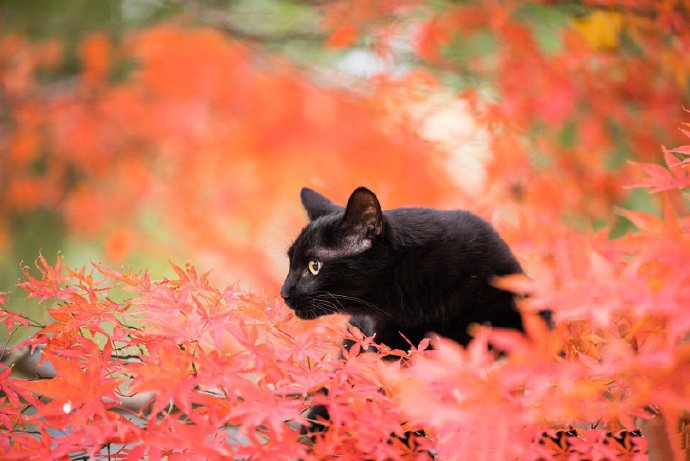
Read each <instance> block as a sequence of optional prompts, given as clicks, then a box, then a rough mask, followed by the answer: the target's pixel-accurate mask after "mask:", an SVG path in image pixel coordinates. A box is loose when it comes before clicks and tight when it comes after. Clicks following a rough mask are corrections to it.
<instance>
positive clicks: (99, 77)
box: [0, 0, 690, 339]
mask: <svg viewBox="0 0 690 461" xmlns="http://www.w3.org/2000/svg"><path fill="white" fill-rule="evenodd" d="M689 17H690V14H689V10H688V4H687V2H683V1H682V0H678V1H670V0H669V1H650V2H644V1H642V2H636V3H635V5H634V6H630V2H625V1H616V0H609V1H606V2H597V1H586V0H583V1H563V2H553V1H527V0H525V1H519V2H496V1H488V0H487V1H464V2H463V1H456V2H451V1H441V0H429V1H421V0H420V1H411V0H410V1H403V0H400V1H394V0H391V1H384V2H369V1H364V0H335V1H321V0H302V1H299V0H295V1H287V0H284V1H283V0H237V1H234V0H223V1H221V0H217V1H210V0H208V1H204V0H176V1H163V0H109V1H101V2H93V1H88V0H66V1H61V2H54V1H50V0H22V1H11V0H0V273H1V274H2V277H0V291H9V292H10V295H9V302H8V306H9V308H11V309H17V310H22V311H25V310H26V309H29V308H28V307H27V306H25V305H24V304H23V298H24V295H23V294H22V293H21V291H20V290H19V289H17V288H14V285H15V284H16V282H17V280H18V278H19V277H20V274H21V271H20V266H21V264H24V265H28V266H32V265H33V261H34V260H35V258H36V257H37V256H38V254H39V253H42V254H43V255H45V256H46V257H47V258H48V260H49V261H51V262H52V261H55V258H56V257H57V255H58V253H60V254H61V255H62V257H63V258H64V260H65V261H66V263H67V264H69V265H70V266H72V267H80V266H82V265H88V264H90V263H91V262H102V263H104V264H107V265H109V266H111V267H114V268H121V267H123V268H126V269H131V270H134V271H140V270H147V271H150V272H151V273H152V275H153V276H154V277H160V276H164V275H165V274H167V273H169V272H168V271H169V264H168V261H170V260H172V261H175V262H176V263H183V262H185V261H187V260H189V261H191V262H193V263H194V264H195V265H196V266H197V268H198V269H199V270H201V271H212V272H211V278H212V280H213V281H214V282H215V283H218V284H219V285H220V286H223V285H227V284H232V283H239V284H240V286H242V287H243V288H246V289H251V290H253V291H257V292H260V293H265V294H266V295H267V296H269V297H273V296H276V294H277V287H279V284H280V283H281V281H282V278H283V277H284V274H285V273H286V272H287V258H286V256H285V251H286V250H287V247H288V246H289V244H290V242H291V241H292V239H293V238H294V237H295V236H296V235H297V233H298V232H299V229H300V228H301V226H303V225H304V223H305V222H306V217H305V215H304V213H303V211H302V210H301V205H300V203H299V190H300V188H301V187H302V186H305V185H306V186H310V187H313V188H315V189H317V190H319V191H321V192H323V193H325V194H326V195H328V196H330V197H331V198H332V199H333V200H335V201H337V202H340V203H344V202H345V201H346V200H347V197H348V195H349V193H350V192H351V191H352V190H353V189H354V188H355V187H357V186H360V185H366V186H368V187H370V188H371V189H372V190H374V191H375V192H376V193H377V195H378V196H379V199H380V201H381V203H382V204H383V206H384V208H392V207H396V206H402V205H424V206H436V207H445V208H465V209H470V210H472V211H474V212H476V213H479V214H481V215H482V216H484V217H486V218H487V219H489V220H491V221H492V222H493V223H494V224H495V225H496V226H497V227H498V229H499V231H500V232H501V233H502V235H504V236H505V238H506V239H507V240H508V241H509V243H511V245H513V247H514V248H515V249H516V252H517V253H518V256H519V257H520V258H521V259H522V260H524V261H526V262H527V267H529V264H528V262H529V258H530V254H540V255H542V256H543V255H544V254H548V252H549V251H553V249H551V248H548V247H546V246H545V245H546V243H545V242H547V241H548V239H547V237H550V236H553V235H558V233H559V231H560V229H563V228H571V229H572V228H575V229H578V230H581V231H583V232H600V233H601V234H602V236H603V238H615V237H617V236H620V235H622V234H623V233H624V232H626V231H628V230H629V229H630V228H631V224H630V223H629V222H627V221H626V220H625V219H624V218H622V217H620V216H618V215H617V214H616V212H615V210H616V208H617V207H623V208H629V209H637V210H644V211H650V212H658V210H659V204H658V197H656V196H652V195H650V194H648V193H646V192H642V191H640V190H638V189H634V188H629V187H627V186H631V185H634V184H635V181H636V180H637V179H638V176H637V170H636V168H635V163H634V162H638V161H643V162H655V163H660V162H662V161H663V156H662V153H661V146H662V145H666V146H667V147H675V146H676V145H679V144H681V143H682V142H683V135H682V133H681V131H680V130H679V129H678V128H679V127H680V126H681V123H682V122H684V121H687V114H686V113H684V112H683V106H684V105H685V107H688V106H689V105H688V95H689V94H690V85H689V81H688V76H689V75H690V61H689V60H688V59H687V56H688V52H689V51H690V24H688V22H690V21H689V19H688V18H689ZM680 205H681V206H687V203H682V204H680ZM31 309H32V310H33V312H31V311H30V312H29V314H30V315H31V316H33V317H34V318H36V319H39V320H42V316H43V313H42V312H40V311H39V310H38V309H37V308H36V307H32V308H31ZM3 335H4V333H0V339H2V337H3Z"/></svg>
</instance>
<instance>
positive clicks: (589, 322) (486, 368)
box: [0, 147, 690, 460]
mask: <svg viewBox="0 0 690 461" xmlns="http://www.w3.org/2000/svg"><path fill="white" fill-rule="evenodd" d="M685 149H686V148H685V147H683V148H680V149H677V150H678V151H684V150H685ZM647 181H648V182H649V187H652V188H656V187H660V186H662V185H663V184H664V183H665V181H666V179H665V177H663V176H661V175H654V176H652V177H650V178H649V179H647ZM667 206H668V207H671V206H672V202H671V201H667ZM626 216H628V217H630V219H632V220H633V221H634V223H635V224H636V225H638V226H639V227H640V231H639V232H637V233H632V234H629V235H626V236H625V237H623V238H621V239H618V240H601V239H597V238H596V236H594V238H586V237H583V236H579V237H578V236H577V234H575V233H572V235H570V236H565V235H562V236H561V237H559V238H558V239H557V240H554V241H552V242H551V244H552V246H553V248H555V250H554V251H553V252H552V253H551V254H545V255H540V257H535V258H533V259H529V260H528V261H527V266H528V271H529V272H530V274H531V275H532V279H531V280H526V279H523V278H512V279H504V280H499V281H497V283H500V284H502V285H503V286H504V287H507V288H511V289H514V290H516V291H519V292H523V293H529V294H530V297H529V298H528V299H526V300H525V301H524V302H523V303H522V309H523V312H524V316H525V324H526V326H527V330H528V331H527V336H522V335H519V334H517V333H515V332H506V331H490V330H488V329H485V328H478V329H477V330H476V331H475V336H476V337H475V340H474V341H473V342H472V343H471V344H470V346H469V347H468V348H467V349H463V348H461V347H459V346H457V345H454V344H451V343H449V342H447V341H444V340H440V339H439V340H436V342H435V344H434V346H435V348H434V350H433V351H426V350H425V349H426V348H427V346H428V342H427V341H425V342H424V344H421V345H420V346H419V348H416V347H412V346H411V351H410V352H404V351H390V350H387V349H385V348H384V349H381V350H380V351H379V353H360V351H362V350H365V349H369V348H370V347H371V346H372V338H366V337H364V336H362V335H361V333H359V332H358V331H357V330H354V329H350V330H349V331H346V330H345V329H343V328H342V326H338V325H339V324H340V320H337V319H336V322H335V323H333V322H331V323H330V324H329V323H327V322H324V321H316V322H302V321H298V320H296V319H295V318H294V317H293V315H292V314H291V313H290V312H289V310H288V309H286V308H285V306H283V305H282V304H280V303H271V302H267V301H266V300H263V299H261V298H259V297H256V296H254V295H251V294H247V293H242V292H239V291H236V290H235V289H232V288H227V289H225V290H223V291H221V290H218V289H216V288H214V287H213V286H212V285H211V284H210V283H209V281H208V279H207V275H206V274H198V273H197V272H196V271H195V269H194V268H193V267H192V266H191V265H188V266H187V267H186V268H180V267H177V266H173V268H174V271H175V273H176V277H175V278H172V279H164V280H161V281H153V280H151V279H150V277H149V276H148V275H147V274H145V273H144V274H133V273H129V272H116V271H112V270H110V269H107V268H105V267H101V266H95V269H96V273H94V274H91V273H87V272H86V271H84V270H83V269H82V270H79V271H76V270H73V269H70V268H68V267H66V266H64V265H63V263H62V261H61V260H60V259H58V261H57V262H56V264H55V265H54V266H51V265H50V264H48V263H47V261H46V260H45V258H43V257H40V258H39V260H38V261H37V269H38V272H39V273H40V276H39V277H34V276H33V275H31V273H30V271H29V270H28V269H26V270H25V277H26V281H25V282H22V283H20V287H21V288H23V289H24V290H25V291H26V292H27V293H28V296H29V297H33V298H37V299H39V300H40V301H41V302H43V303H46V302H48V303H50V305H49V306H50V308H49V313H50V314H51V316H52V317H53V319H54V322H53V323H52V324H51V325H49V326H47V327H43V328H41V329H40V331H38V332H37V333H36V334H35V335H34V336H33V337H32V338H31V339H29V340H28V341H26V342H25V344H26V345H28V346H31V347H32V348H37V350H38V351H40V353H41V354H42V356H41V361H42V362H44V363H47V364H49V366H50V369H52V370H54V373H52V376H49V377H48V376H45V377H42V378H43V379H36V380H33V381H29V382H26V381H22V380H20V379H18V378H14V377H12V376H11V368H7V367H5V366H3V370H2V371H1V373H0V388H1V389H2V390H3V392H4V397H3V398H2V399H0V425H2V427H3V431H2V436H0V446H1V447H2V448H3V450H5V453H6V454H5V457H6V458H7V459H48V458H50V459H61V458H64V457H66V456H68V455H71V456H74V455H75V454H78V453H85V454H87V455H88V456H91V457H92V458H95V459H140V458H141V457H142V456H147V457H148V458H150V459H161V458H163V457H184V458H185V459H227V458H228V457H235V458H238V457H257V458H261V459H295V458H300V459H330V458H334V457H337V458H338V459H352V460H357V459H364V458H365V457H366V458H367V459H381V460H383V459H386V460H388V459H420V457H421V458H425V457H428V456H429V455H428V450H429V449H432V448H433V450H435V452H436V453H437V454H438V456H439V457H440V459H444V460H453V459H467V457H468V456H472V457H477V458H486V457H487V456H489V457H493V458H494V459H515V458H519V459H561V458H560V457H561V456H575V455H577V456H580V457H587V458H591V459H613V458H617V459H622V458H624V459H645V458H644V455H643V454H644V452H645V450H646V446H645V443H646V441H645V440H644V439H642V438H639V437H629V438H628V437H626V436H625V435H619V436H617V437H618V440H619V441H618V442H616V441H615V440H616V439H615V434H614V435H611V434H610V433H617V432H618V431H620V430H622V429H624V430H633V429H634V428H635V427H636V426H638V425H639V421H640V420H643V419H648V418H650V417H652V416H653V414H656V413H658V412H661V413H662V414H664V415H667V416H669V415H670V416H671V417H675V416H676V415H679V414H681V413H682V412H684V411H688V410H689V409H690V398H689V397H688V396H690V388H688V383H690V367H688V366H687V363H688V360H689V359H690V347H688V343H687V335H688V333H689V332H690V320H688V315H687V305H686V304H687V299H689V297H690V296H689V295H690V293H689V292H688V287H689V286H690V273H688V271H687V270H685V267H687V264H686V262H687V260H688V258H690V235H689V234H688V231H689V229H688V228H687V226H683V225H680V224H679V223H680V222H685V220H686V219H687V218H686V217H681V218H679V219H677V218H676V217H675V214H674V213H673V211H672V210H670V209H669V211H667V213H666V221H665V222H662V221H659V220H658V219H656V218H653V217H651V216H649V215H644V214H641V213H631V212H626ZM563 232H565V231H563ZM564 237H565V239H563V238H564ZM546 238H548V236H547V237H546ZM559 242H560V243H559ZM115 299H120V301H116V300H115ZM56 302H57V303H58V304H57V305H54V304H53V303H56ZM544 307H548V308H549V309H551V310H552V311H553V314H554V317H555V320H556V328H555V329H554V330H553V331H549V330H547V329H546V327H545V326H544V324H543V322H541V321H540V320H538V318H537V317H536V315H535V314H534V313H533V312H535V311H537V310H539V309H542V308H544ZM1 312H2V316H1V317H0V318H1V319H2V320H3V321H4V322H5V324H6V325H8V326H10V327H11V326H12V325H11V324H12V322H15V321H19V322H20V323H23V324H26V323H27V322H28V319H25V318H23V317H21V316H18V315H16V314H11V313H8V312H6V311H1ZM342 336H347V337H350V338H351V339H352V340H353V341H354V344H355V345H354V346H353V347H352V349H350V351H349V352H348V351H345V352H344V357H343V358H338V354H339V353H340V347H339V341H340V338H341V337H342ZM489 344H493V345H495V346H497V347H498V348H499V349H501V350H504V351H507V352H508V355H507V356H505V357H501V358H498V359H497V355H496V354H495V353H494V352H491V351H490V349H489V347H488V345H489ZM39 346H40V347H39ZM391 354H392V355H394V356H403V357H405V361H403V362H386V361H382V360H381V355H391ZM401 365H402V366H401ZM323 387H326V388H327V389H328V394H324V393H322V392H319V389H321V388H323ZM313 404H323V405H326V406H327V407H328V409H329V413H330V420H329V421H328V422H326V424H327V426H328V428H329V429H328V430H327V431H326V432H325V433H323V434H322V435H319V436H317V437H316V438H315V441H313V442H311V441H308V440H304V439H301V438H300V435H299V432H298V430H297V429H298V426H299V424H300V423H304V420H303V417H302V416H301V414H302V412H303V411H304V410H305V409H306V408H307V407H308V406H309V405H313ZM595 426H596V429H594V427H595ZM570 428H575V429H576V432H573V433H572V434H575V435H568V436H564V435H563V434H565V433H567V434H571V433H570V432H568V431H569V430H570ZM421 429H423V430H424V431H425V433H424V435H411V434H412V432H414V431H418V430H421ZM559 431H560V432H559ZM418 434H421V433H418ZM622 434H624V433H622Z"/></svg>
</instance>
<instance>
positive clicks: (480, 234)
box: [384, 207, 521, 274]
mask: <svg viewBox="0 0 690 461" xmlns="http://www.w3.org/2000/svg"><path fill="white" fill-rule="evenodd" d="M384 216H385V217H386V221H387V223H388V225H389V227H390V231H391V241H392V242H393V244H394V245H395V246H396V247H397V249H399V250H400V251H403V252H405V251H413V252H415V253H420V251H418V250H421V252H423V253H426V254H429V255H430V256H432V255H433V257H434V258H436V259H439V258H440V259H443V260H447V261H448V262H450V263H452V262H453V261H454V260H456V259H462V260H463V261H464V262H465V263H471V264H473V265H474V264H476V265H487V266H492V267H491V269H490V272H493V273H494V274H500V273H504V274H509V273H515V272H520V271H521V268H520V265H519V264H518V262H517V260H516V259H515V257H514V256H513V254H512V252H511V251H510V248H509V247H508V245H507V244H506V243H505V242H504V241H503V239H501V237H500V236H499V235H498V233H497V232H496V231H495V230H494V228H493V227H492V226H491V224H489V223H488V222H487V221H485V220H484V219H482V218H481V217H479V216H477V215H476V214H474V213H471V212H469V211H466V210H437V209H433V208H421V207H407V208H396V209H392V210H387V211H385V212H384ZM416 250H417V251H416ZM486 269H489V267H486Z"/></svg>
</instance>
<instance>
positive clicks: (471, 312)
mask: <svg viewBox="0 0 690 461" xmlns="http://www.w3.org/2000/svg"><path fill="white" fill-rule="evenodd" d="M301 198H302V203H303V205H304V207H305V209H306V210H307V214H308V215H309V219H310V222H309V224H308V225H307V226H306V227H305V228H304V229H303V230H302V232H301V233H300V235H299V237H297V239H296V240H295V242H294V243H293V244H292V246H291V247H290V249H289V251H288V255H289V257H290V271H289V273H288V275H287V277H286V279H285V283H284V284H283V287H282V289H281V295H282V297H283V298H284V299H285V302H286V303H287V305H288V306H289V307H290V308H292V309H293V310H294V311H295V312H296V314H297V315H298V316H299V317H300V318H304V319H310V318H315V317H318V316H321V315H326V314H330V313H335V312H345V313H348V314H351V315H352V318H351V322H352V323H353V324H355V325H357V326H358V327H360V328H361V329H363V330H364V332H365V333H366V334H369V335H371V334H374V333H375V334H376V341H377V342H378V343H384V344H387V345H388V346H390V347H393V348H400V349H408V348H409V345H408V343H407V342H406V341H405V340H404V339H403V338H402V337H401V335H400V333H402V334H403V335H404V336H405V337H407V338H408V339H409V340H410V341H411V342H412V343H413V344H415V345H416V344H417V343H418V342H419V341H421V340H422V339H423V338H424V337H425V336H426V335H427V334H429V333H430V332H434V333H438V334H440V335H442V336H445V337H447V338H451V339H453V340H455V341H457V342H458V343H460V344H463V345H466V344H467V343H468V342H469V341H470V339H471V338H470V336H469V334H468V332H467V328H468V326H469V325H470V324H472V323H480V324H492V325H494V326H497V327H504V328H513V329H517V330H522V320H521V317H520V314H519V313H518V312H517V311H516V309H515V302H514V299H513V295H512V294H511V293H508V292H505V291H501V290H499V289H497V288H495V287H493V286H492V279H493V278H494V277H495V276H502V275H507V274H514V273H519V272H522V269H521V267H520V264H519V263H518V262H517V260H516V259H515V257H514V256H513V254H512V253H511V251H510V249H509V248H508V245H506V243H505V242H504V241H503V240H502V239H501V238H500V237H499V236H498V234H497V233H496V232H495V231H494V229H493V228H492V227H491V226H490V225H489V224H488V223H487V222H486V221H484V220H482V219H481V218H479V217H478V216H475V215H474V214H472V213H469V212H467V211H441V210H434V209H429V208H398V209H393V210H388V211H382V210H381V207H380V205H379V202H378V199H377V198H376V196H375V195H374V194H373V193H372V192H371V191H369V190H368V189H366V188H363V187H360V188H358V189H357V190H355V191H354V192H353V193H352V195H351V196H350V199H349V200H348V204H347V207H346V208H343V207H340V206H337V205H335V204H333V203H332V202H331V201H330V200H328V199H327V198H326V197H324V196H322V195H321V194H319V193H317V192H315V191H313V190H311V189H307V188H304V189H302V191H301ZM312 259H315V260H318V261H319V267H318V269H319V270H318V274H317V275H313V274H312V273H311V272H310V271H309V267H308V264H309V261H310V260H312Z"/></svg>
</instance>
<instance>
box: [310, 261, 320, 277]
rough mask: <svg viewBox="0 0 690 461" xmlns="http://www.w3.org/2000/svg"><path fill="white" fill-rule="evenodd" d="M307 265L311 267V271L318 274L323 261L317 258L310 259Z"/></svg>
mask: <svg viewBox="0 0 690 461" xmlns="http://www.w3.org/2000/svg"><path fill="white" fill-rule="evenodd" d="M307 267H308V268H309V272H311V273H312V274H314V275H316V274H318V273H319V271H320V270H321V261H319V260H316V259H310V260H309V264H307Z"/></svg>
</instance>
